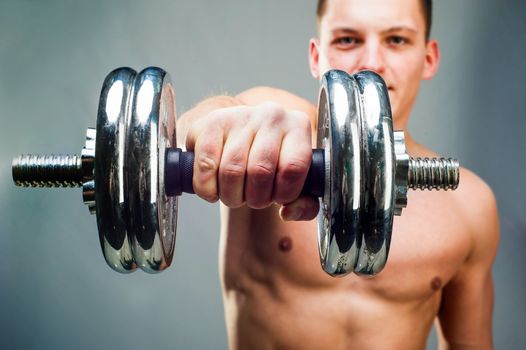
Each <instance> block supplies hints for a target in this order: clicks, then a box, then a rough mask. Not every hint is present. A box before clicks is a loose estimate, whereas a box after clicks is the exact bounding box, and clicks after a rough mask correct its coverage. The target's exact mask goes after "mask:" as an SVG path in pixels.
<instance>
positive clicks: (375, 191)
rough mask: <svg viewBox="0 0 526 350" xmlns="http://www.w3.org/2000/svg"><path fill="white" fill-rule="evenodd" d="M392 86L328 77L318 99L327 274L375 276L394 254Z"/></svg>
mask: <svg viewBox="0 0 526 350" xmlns="http://www.w3.org/2000/svg"><path fill="white" fill-rule="evenodd" d="M391 124H392V118H391V110H390V107H389V97H388V94H387V88H386V87H385V83H384V81H383V80H382V78H381V77H379V76H378V75H377V74H375V73H373V72H361V73H357V74H354V75H349V74H347V73H345V72H343V71H338V70H331V71H329V72H327V73H326V74H325V75H324V76H323V78H322V82H321V87H320V95H319V101H318V137H317V148H323V149H324V150H325V159H326V171H325V193H324V196H323V198H322V199H321V200H320V207H321V209H320V212H319V214H318V247H319V253H320V260H321V265H322V268H323V269H324V270H325V271H326V272H327V273H329V274H330V275H333V276H337V275H345V274H348V273H349V272H356V273H358V274H366V275H374V274H376V273H378V272H380V271H381V270H382V268H383V267H384V265H385V263H386V261H387V254H388V251H389V244H390V237H391V231H392V222H393V214H394V211H393V208H394V169H395V164H396V163H395V160H394V146H393V142H392V140H393V136H392V135H393V132H392V126H391Z"/></svg>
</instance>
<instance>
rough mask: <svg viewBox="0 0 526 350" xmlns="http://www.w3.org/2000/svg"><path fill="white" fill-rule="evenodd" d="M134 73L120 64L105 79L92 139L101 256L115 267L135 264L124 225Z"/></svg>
mask: <svg viewBox="0 0 526 350" xmlns="http://www.w3.org/2000/svg"><path fill="white" fill-rule="evenodd" d="M136 75H137V73H136V72H135V71H134V70H133V69H129V68H119V69H116V70H114V71H113V72H111V73H110V74H108V76H107V77H106V79H105V80H104V83H103V86H102V91H101V95H100V101H99V109H98V115H97V133H96V141H95V160H94V161H95V166H94V180H95V203H96V214H97V226H98V229H99V238H100V244H101V247H102V252H103V254H104V258H105V259H106V262H107V263H108V265H109V266H110V267H111V268H113V269H114V270H116V271H118V272H121V273H125V272H131V271H133V270H135V269H136V268H137V265H136V264H135V259H134V258H133V253H132V249H131V246H130V242H129V237H128V232H127V228H126V215H127V211H126V199H125V181H126V180H125V173H124V167H125V166H124V158H125V141H126V127H127V122H128V121H127V119H128V115H129V109H130V100H131V98H132V93H133V85H134V81H135V77H136Z"/></svg>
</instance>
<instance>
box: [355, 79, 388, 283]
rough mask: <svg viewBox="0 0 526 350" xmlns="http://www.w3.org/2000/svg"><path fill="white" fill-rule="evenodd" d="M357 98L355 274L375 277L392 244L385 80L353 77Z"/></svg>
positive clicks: (382, 266)
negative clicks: (358, 201)
mask: <svg viewBox="0 0 526 350" xmlns="http://www.w3.org/2000/svg"><path fill="white" fill-rule="evenodd" d="M353 78H354V80H355V81H356V85H357V87H358V90H357V92H358V93H359V95H360V99H359V100H360V102H361V103H360V113H361V116H362V118H361V121H362V133H361V142H362V150H363V153H364V157H363V158H362V160H363V163H362V170H363V174H362V175H363V176H362V180H363V185H362V186H363V189H364V193H363V197H362V200H363V201H364V202H363V205H362V215H361V217H360V229H361V236H362V244H361V247H360V253H359V255H358V261H357V264H356V267H355V272H356V273H357V274H363V275H375V274H377V273H378V272H380V271H381V270H382V269H383V268H384V266H385V264H386V262H387V256H388V254H389V247H390V244H391V233H392V230H393V217H394V214H395V199H396V181H395V170H396V157H395V149H394V135H393V119H392V116H391V107H390V106H391V104H390V103H389V94H388V90H387V86H386V84H385V82H384V80H383V79H382V78H381V77H380V76H379V75H377V74H375V73H373V72H370V71H366V72H359V73H356V74H354V75H353Z"/></svg>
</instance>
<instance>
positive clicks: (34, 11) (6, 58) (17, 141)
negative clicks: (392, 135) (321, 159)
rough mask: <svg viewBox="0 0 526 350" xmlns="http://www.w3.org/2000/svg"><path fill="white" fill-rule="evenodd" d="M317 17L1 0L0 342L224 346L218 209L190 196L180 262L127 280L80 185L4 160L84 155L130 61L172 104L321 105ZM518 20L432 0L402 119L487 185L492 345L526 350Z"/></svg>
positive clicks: (214, 4)
mask: <svg viewBox="0 0 526 350" xmlns="http://www.w3.org/2000/svg"><path fill="white" fill-rule="evenodd" d="M314 10H315V1H314V0H310V1H305V0H287V1H277V0H272V1H255V0H221V1H212V0H192V1H182V0H173V1H148V2H146V1H102V0H97V1H76V2H73V1H36V0H35V1H27V0H26V1H16V2H15V1H6V0H2V1H0V121H1V124H0V125H1V126H0V145H1V147H0V196H1V197H0V198H1V199H2V200H1V201H0V277H1V278H0V348H4V349H7V348H9V349H36V348H41V349H46V348H48V349H65V348H75V349H95V348H97V349H141V348H176V349H224V348H226V347H227V345H226V332H225V326H224V319H223V314H222V312H223V310H222V303H221V292H220V286H219V279H218V274H217V270H218V266H217V250H218V224H219V215H218V207H217V205H209V204H206V203H205V202H203V201H200V200H197V199H194V198H191V197H190V196H184V197H183V198H182V200H181V201H180V204H181V209H180V215H179V218H180V219H179V236H178V239H177V247H176V251H177V255H176V258H175V261H174V264H173V266H172V268H170V269H169V270H167V271H165V272H164V273H162V274H160V275H156V276H152V275H147V274H144V273H141V272H138V273H135V274H132V275H119V274H117V273H115V272H113V271H112V270H110V269H109V268H108V267H107V266H106V265H105V263H104V261H103V259H102V255H101V252H100V248H99V242H98V237H97V233H96V232H97V231H96V223H95V218H94V217H92V216H90V215H88V211H87V208H86V207H84V205H82V204H81V194H80V191H79V190H38V191H30V190H24V189H19V188H15V187H14V186H13V184H12V181H11V172H10V171H11V170H10V166H11V159H12V157H13V156H15V155H17V154H19V153H28V152H49V153H60V152H70V153H74V152H79V151H80V149H81V148H82V146H83V142H84V141H83V140H84V135H85V128H86V127H88V126H94V125H95V116H96V108H97V103H98V94H99V91H100V87H101V83H102V80H103V78H104V77H105V75H106V74H107V73H108V72H109V71H110V70H112V69H113V68H115V67H118V66H123V65H128V66H131V67H135V68H136V69H139V68H142V67H145V66H147V65H158V66H161V67H164V68H165V69H166V70H168V71H169V72H170V73H171V75H172V77H173V80H174V82H175V87H176V89H177V94H178V95H177V97H178V110H179V111H183V110H186V109H188V108H189V107H191V106H192V105H193V104H194V103H196V102H197V101H199V100H200V99H201V98H203V97H205V96H208V95H211V94H217V93H225V92H226V93H237V92H240V91H242V90H244V89H246V88H249V87H252V86H255V85H270V86H276V87H281V88H284V89H288V90H290V91H292V92H294V93H297V94H299V95H301V96H303V97H305V98H308V99H310V100H312V101H314V100H315V97H316V94H317V89H318V84H317V82H316V81H315V80H314V79H312V78H311V77H310V74H309V72H308V63H307V42H308V39H309V38H310V36H312V35H313V34H314V29H315V25H314ZM525 18H526V2H524V1H520V0H517V1H511V0H508V1H497V0H493V1H491V0H469V1H468V0H464V1H458V0H447V1H446V0H440V1H436V5H435V17H434V30H433V35H434V36H435V37H437V38H438V39H439V40H440V42H441V48H442V63H441V69H440V72H439V74H438V76H437V77H436V79H434V80H433V81H431V82H426V83H425V84H424V87H423V91H422V93H421V96H420V98H419V100H418V103H417V106H416V109H415V111H414V113H413V116H412V122H411V125H410V129H411V130H412V132H413V134H414V136H416V138H417V139H419V140H421V141H423V142H425V143H426V144H427V145H429V146H431V147H432V148H434V149H435V150H437V151H439V152H441V153H444V154H448V155H451V156H455V157H458V158H459V159H460V160H461V162H462V164H463V165H464V166H466V167H468V168H471V169H472V170H474V171H475V172H477V173H478V174H479V175H480V176H481V177H482V178H483V179H484V180H485V181H487V182H488V183H489V184H490V185H491V187H492V188H493V189H494V191H495V194H496V196H497V199H498V203H499V210H500V218H501V229H502V239H501V245H500V250H499V254H498V258H497V262H496V265H495V269H494V276H495V283H496V292H497V299H496V305H495V317H494V320H495V321H494V329H495V342H496V345H497V348H500V349H521V348H526V332H525V331H524V326H523V324H524V323H523V320H524V317H525V315H526V307H525V305H526V302H525V301H524V299H523V298H524V296H525V291H526V277H525V276H526V273H524V268H525V266H526V264H525V263H526V254H524V253H523V251H524V248H525V247H526V239H525V230H526V218H525V216H524V213H525V212H526V210H525V209H526V204H525V203H526V201H525V197H526V191H525V188H524V184H523V182H524V176H523V173H524V172H525V171H526V164H525V156H524V141H525V138H524V134H525V132H526V96H525V89H524V81H525V78H526V45H525V43H526V21H525ZM312 321H313V322H316V320H312ZM430 343H433V342H432V341H430ZM431 348H434V346H431Z"/></svg>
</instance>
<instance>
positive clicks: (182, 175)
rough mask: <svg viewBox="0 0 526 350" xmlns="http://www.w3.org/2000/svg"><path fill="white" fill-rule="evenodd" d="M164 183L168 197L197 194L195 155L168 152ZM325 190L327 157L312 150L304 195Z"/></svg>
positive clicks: (315, 193) (170, 149)
mask: <svg viewBox="0 0 526 350" xmlns="http://www.w3.org/2000/svg"><path fill="white" fill-rule="evenodd" d="M164 172H165V173H164V181H165V186H164V187H165V192H166V195H167V196H179V195H181V194H182V193H183V192H184V193H195V192H194V188H193V186H192V179H193V177H194V153H193V152H183V151H182V150H181V149H180V148H169V149H167V150H166V154H165V162H164ZM324 188H325V156H324V151H323V149H313V150H312V162H311V165H310V168H309V172H308V174H307V178H306V180H305V183H304V185H303V190H302V191H301V193H302V194H305V195H309V196H313V197H321V196H323V192H324Z"/></svg>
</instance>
